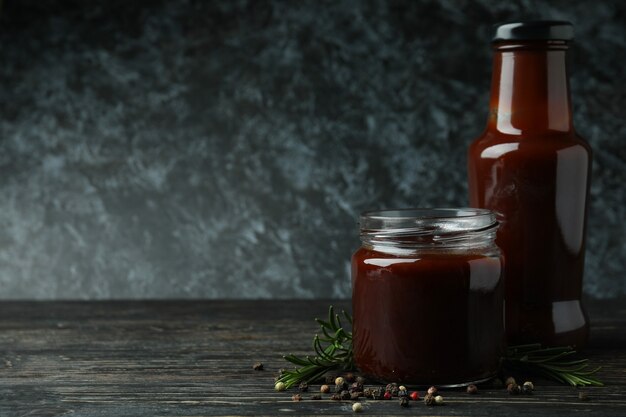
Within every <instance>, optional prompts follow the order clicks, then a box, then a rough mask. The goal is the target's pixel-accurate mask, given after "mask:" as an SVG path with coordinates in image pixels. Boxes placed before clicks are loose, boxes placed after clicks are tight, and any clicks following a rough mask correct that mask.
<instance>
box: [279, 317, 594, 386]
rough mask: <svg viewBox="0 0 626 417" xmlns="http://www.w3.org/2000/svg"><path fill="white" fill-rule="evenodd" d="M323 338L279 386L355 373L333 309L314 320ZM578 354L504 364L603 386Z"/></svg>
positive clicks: (515, 350) (512, 353) (516, 354)
mask: <svg viewBox="0 0 626 417" xmlns="http://www.w3.org/2000/svg"><path fill="white" fill-rule="evenodd" d="M341 314H342V315H343V317H344V319H345V320H346V321H347V322H348V323H349V324H350V326H352V317H351V316H350V315H349V314H348V313H346V312H345V311H343V310H342V312H341ZM315 321H317V323H318V324H319V325H320V329H321V333H322V336H320V335H319V334H316V335H315V337H314V338H313V350H314V351H315V356H313V357H311V356H305V357H299V356H296V355H286V356H284V358H285V360H287V361H288V362H290V363H292V364H294V365H296V367H295V368H294V369H292V370H283V371H281V374H280V376H279V377H278V378H277V380H276V382H283V383H284V384H285V386H286V388H289V387H291V386H293V385H295V384H298V383H300V382H306V383H312V382H315V381H316V380H319V379H321V378H322V377H323V376H324V375H325V374H326V373H327V372H329V371H337V370H340V371H349V370H354V369H355V367H354V359H353V357H352V332H351V331H348V330H345V329H344V327H343V325H342V323H341V318H340V316H339V314H335V311H334V309H333V306H330V308H329V309H328V320H327V321H325V320H321V319H317V318H316V319H315ZM575 355H576V351H575V350H574V349H572V348H571V347H569V346H563V347H551V348H544V347H541V345H540V344H538V343H534V344H528V345H518V346H510V347H508V348H507V349H506V351H505V354H504V357H503V358H502V364H503V366H505V367H508V368H512V369H515V370H517V371H519V372H523V373H531V374H540V375H543V376H545V377H547V378H550V379H552V380H554V381H557V382H560V383H562V384H568V385H571V386H574V387H576V386H587V385H595V386H602V385H604V384H603V383H602V382H601V381H600V380H599V379H597V378H595V377H594V376H593V375H594V374H595V373H596V372H598V371H599V370H600V368H599V367H598V368H594V369H589V364H588V363H587V362H588V359H579V358H574V356H575Z"/></svg>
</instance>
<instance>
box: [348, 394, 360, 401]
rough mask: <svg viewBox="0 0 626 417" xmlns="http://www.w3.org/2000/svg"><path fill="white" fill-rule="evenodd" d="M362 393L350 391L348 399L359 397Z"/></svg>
mask: <svg viewBox="0 0 626 417" xmlns="http://www.w3.org/2000/svg"><path fill="white" fill-rule="evenodd" d="M362 395H363V393H362V392H352V393H350V399H351V400H353V401H354V400H358V399H359V397H361V396H362Z"/></svg>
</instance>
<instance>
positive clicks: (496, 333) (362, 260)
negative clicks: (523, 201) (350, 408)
mask: <svg viewBox="0 0 626 417" xmlns="http://www.w3.org/2000/svg"><path fill="white" fill-rule="evenodd" d="M497 228H498V224H497V222H496V217H495V214H494V213H493V212H492V211H490V210H485V209H474V208H445V209H404V210H384V211H369V212H365V213H363V214H362V215H361V218H360V237H361V242H362V244H361V247H360V248H359V249H358V250H357V251H356V252H355V253H354V255H353V256H352V311H353V321H354V322H353V349H354V359H355V362H356V365H357V367H358V368H359V369H360V370H361V371H362V372H363V374H365V375H367V376H368V377H370V378H372V379H375V380H379V381H393V382H405V383H412V384H430V385H433V384H435V385H439V386H462V385H467V384H471V383H477V382H482V381H485V380H488V379H490V378H492V377H493V376H495V375H496V373H497V371H498V366H499V360H500V357H501V354H502V349H503V343H504V318H503V315H504V314H503V313H504V312H503V307H504V306H503V290H504V286H503V284H504V283H503V277H502V269H503V265H502V259H501V255H500V250H499V249H498V247H497V246H496V244H495V235H496V229H497Z"/></svg>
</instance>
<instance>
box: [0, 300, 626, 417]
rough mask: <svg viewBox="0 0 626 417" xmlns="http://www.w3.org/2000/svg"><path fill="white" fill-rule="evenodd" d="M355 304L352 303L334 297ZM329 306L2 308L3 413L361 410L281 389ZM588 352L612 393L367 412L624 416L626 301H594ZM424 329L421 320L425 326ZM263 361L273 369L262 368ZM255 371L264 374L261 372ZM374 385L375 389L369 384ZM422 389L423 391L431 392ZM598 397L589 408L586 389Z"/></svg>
mask: <svg viewBox="0 0 626 417" xmlns="http://www.w3.org/2000/svg"><path fill="white" fill-rule="evenodd" d="M333 303H334V304H335V305H336V306H337V307H339V308H347V307H348V306H349V302H346V301H343V302H336V301H335V302H333ZM329 304H331V302H329V301H176V302H172V301H148V302H146V301H125V302H0V416H3V417H4V416H21V415H28V416H62V415H63V416H65V415H74V416H81V417H89V416H116V417H126V416H129V417H130V416H133V417H137V416H216V415H242V416H260V415H298V414H302V415H303V414H307V415H310V414H317V415H351V414H353V413H354V411H353V404H354V401H350V400H347V401H331V400H329V398H330V396H331V393H329V394H322V400H312V399H311V397H312V396H313V395H315V394H319V388H320V386H319V384H317V385H315V384H310V386H309V390H308V391H307V392H302V393H300V394H301V397H302V400H301V401H293V400H292V396H293V395H294V394H296V393H298V391H297V389H296V388H292V389H290V390H287V391H284V392H276V391H275V390H274V377H275V376H276V374H277V372H278V371H279V369H281V368H284V367H286V366H287V365H288V364H287V363H286V362H285V361H284V360H283V359H282V357H281V356H282V355H283V354H287V353H294V354H298V355H306V354H308V353H310V352H311V346H310V340H311V334H312V333H313V332H315V331H316V330H317V328H318V326H317V324H316V323H315V322H314V320H313V319H314V317H320V316H323V315H324V314H325V313H326V312H327V308H328V305H329ZM588 306H589V310H590V316H591V320H592V336H591V342H590V345H589V347H588V349H587V350H586V351H585V352H584V354H585V356H586V357H588V358H589V359H590V361H591V364H592V365H597V366H602V367H603V369H602V370H601V371H600V372H599V374H598V377H599V378H600V379H601V380H602V381H603V382H604V383H605V384H606V386H605V387H598V388H585V389H574V388H571V387H567V386H562V385H557V384H555V383H553V382H550V381H546V380H542V379H539V378H536V379H534V380H533V382H534V385H535V389H534V393H533V394H532V395H516V396H512V395H509V394H508V393H507V391H506V390H505V389H503V388H492V387H490V386H489V385H487V386H479V387H478V393H477V394H474V395H470V394H468V393H467V392H466V390H465V389H458V390H440V391H439V392H440V394H441V395H442V396H443V397H444V404H443V405H441V406H435V407H428V406H426V405H425V404H424V403H423V402H422V401H409V404H408V405H409V407H401V406H400V405H399V402H398V399H397V398H394V399H393V400H389V401H385V400H376V401H375V400H367V399H361V400H360V401H359V402H360V403H361V407H360V409H359V407H358V406H356V407H354V409H357V411H360V412H361V414H363V415H402V416H404V415H406V416H408V415H420V416H424V415H429V416H431V415H434V416H486V415H502V416H505V415H517V416H533V417H536V416H543V415H545V416H548V415H549V416H567V417H572V416H573V415H582V414H587V413H590V412H592V413H597V415H602V416H622V417H623V416H626V303H624V300H621V301H619V300H618V301H613V302H589V303H588ZM416 331H417V323H416ZM257 362H262V363H263V370H258V368H259V366H258V363H257ZM255 364H257V366H256V368H257V370H255V369H253V367H254V365H255ZM366 386H370V387H372V386H374V385H373V384H367V383H366ZM407 388H408V390H409V391H413V390H414V389H416V388H417V390H418V391H420V392H421V393H422V394H423V393H424V388H428V387H411V386H409V387H407ZM581 391H582V392H584V393H586V394H587V395H588V400H587V401H582V400H581V399H579V393H580V392H581Z"/></svg>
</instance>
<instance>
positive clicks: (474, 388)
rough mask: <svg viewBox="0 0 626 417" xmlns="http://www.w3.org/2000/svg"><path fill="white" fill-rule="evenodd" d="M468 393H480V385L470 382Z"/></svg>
mask: <svg viewBox="0 0 626 417" xmlns="http://www.w3.org/2000/svg"><path fill="white" fill-rule="evenodd" d="M467 393H468V394H470V395H474V394H478V387H477V386H476V385H474V384H469V385H468V386H467Z"/></svg>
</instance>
